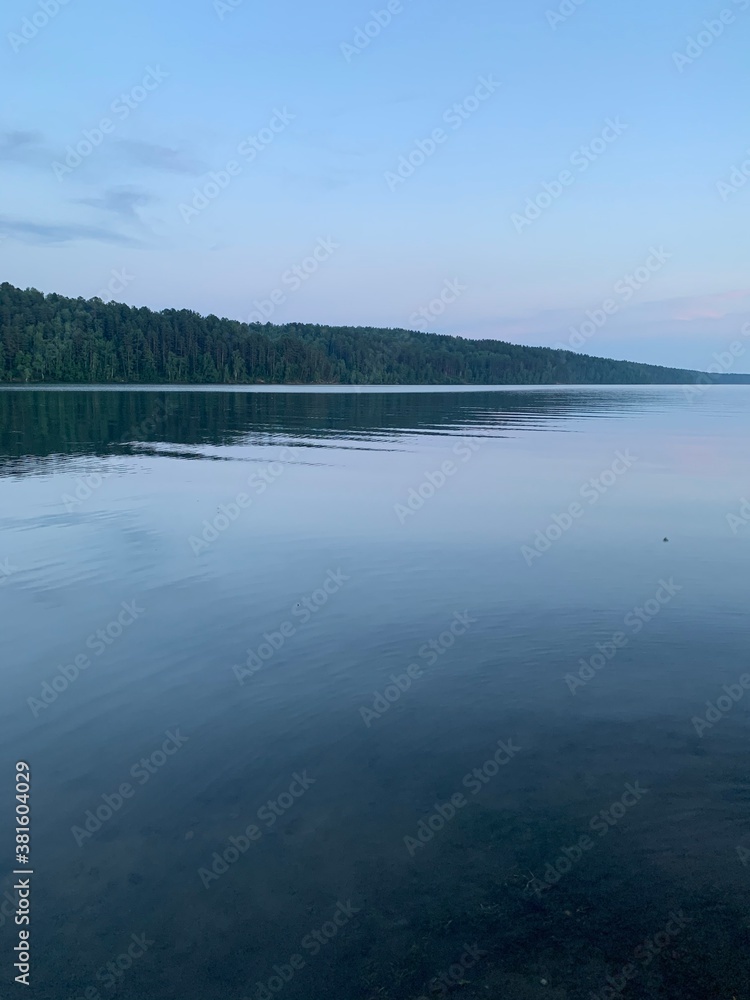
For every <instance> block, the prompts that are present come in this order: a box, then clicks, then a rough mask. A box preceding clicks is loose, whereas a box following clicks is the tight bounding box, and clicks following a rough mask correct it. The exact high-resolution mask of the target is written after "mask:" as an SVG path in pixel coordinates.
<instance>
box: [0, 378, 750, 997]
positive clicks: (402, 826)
mask: <svg viewBox="0 0 750 1000" xmlns="http://www.w3.org/2000/svg"><path fill="white" fill-rule="evenodd" d="M749 453H750V389H747V388H744V387H716V388H712V389H709V390H696V391H695V392H693V393H692V394H691V393H689V392H686V390H685V389H683V388H680V387H674V388H672V387H669V388H661V387H643V388H641V387H637V388H633V387H620V388H585V387H582V388H567V387H549V388H544V389H525V390H503V391H487V390H466V391H445V390H442V391H441V390H434V389H430V390H424V389H421V390H397V391H392V392H382V391H379V390H362V391H359V392H351V391H335V390H326V391H322V390H315V391H309V390H290V391H283V390H272V391H248V392H237V391H234V390H218V391H195V390H194V391H169V390H150V391H132V390H113V391H106V390H85V391H82V390H70V389H68V390H59V391H55V390H47V389H45V390H38V391H36V390H16V389H13V390H3V391H0V501H1V504H0V611H1V613H2V629H3V632H2V634H3V639H4V642H3V654H4V655H3V657H2V668H1V669H2V674H3V684H2V699H1V701H0V751H1V753H0V759H1V761H2V765H3V766H2V774H1V775H0V807H2V819H1V820H0V843H1V844H2V846H1V847H0V858H2V865H3V872H4V874H5V877H4V880H3V881H2V884H0V893H7V895H6V896H2V901H3V905H2V907H0V946H1V951H2V962H1V963H0V966H1V967H0V975H1V976H2V979H0V982H7V983H8V986H7V989H6V990H5V992H6V993H7V995H8V996H10V995H11V994H12V993H13V995H15V993H14V992H13V991H16V992H18V995H19V996H20V995H21V990H22V989H23V988H22V987H21V986H18V985H16V984H15V983H13V982H12V979H13V975H14V971H13V969H12V962H13V958H12V954H13V952H12V948H13V945H14V944H15V943H16V941H17V928H16V927H15V926H14V925H13V917H12V912H13V909H14V908H15V904H13V905H11V902H12V901H13V899H14V893H13V891H12V888H11V887H12V885H13V882H14V877H13V875H12V874H10V869H12V868H13V867H14V864H15V863H14V861H13V847H12V842H13V835H14V834H13V829H14V825H15V824H14V822H13V819H12V807H13V793H12V784H13V779H14V774H15V762H16V761H17V760H26V761H28V762H29V764H30V767H31V773H32V797H31V818H32V822H31V827H32V843H31V853H32V861H33V870H34V875H33V878H32V923H31V932H32V934H31V940H32V987H31V988H30V990H29V995H30V996H34V997H37V998H41V1000H58V998H60V1000H62V998H76V997H86V998H87V1000H97V998H98V997H104V998H106V997H110V996H112V997H119V998H123V1000H143V998H152V1000H162V998H164V1000H167V998H190V1000H192V998H196V1000H197V998H201V1000H214V998H216V1000H218V998H221V1000H235V998H236V1000H240V998H243V997H247V998H252V1000H267V998H268V997H270V996H281V997H283V998H285V1000H302V998H318V997H321V998H323V997H326V998H336V1000H339V998H340V1000H415V998H418V997H429V998H432V997H435V996H441V995H443V996H446V995H447V996H451V997H454V996H455V997H458V998H470V1000H471V998H478V997H492V998H507V1000H536V998H549V1000H579V998H580V1000H583V998H586V1000H590V998H591V997H592V995H593V996H595V997H606V996H620V995H621V996H623V997H625V998H626V1000H627V998H629V997H632V998H634V1000H635V998H695V1000H714V998H715V1000H733V998H736V1000H748V998H750V975H749V973H750V952H749V951H748V947H749V945H750V935H749V933H748V926H749V925H748V920H749V919H750V903H749V900H750V895H749V893H750V867H746V866H745V865H743V858H750V853H748V854H744V853H743V851H745V849H750V781H749V780H748V735H749V734H750V726H749V725H748V707H750V693H747V692H746V691H745V689H744V688H743V687H742V684H741V681H740V678H741V677H743V676H744V675H745V674H746V672H748V673H750V656H749V655H748V649H749V648H750V647H749V643H748V640H749V639H750V623H749V620H748V614H747V607H748V595H749V591H750V574H749V573H748V552H749V551H750V550H749V548H748V540H749V539H750V518H748V525H747V526H746V525H745V523H744V517H743V515H741V514H740V510H741V509H742V507H743V497H745V496H750V478H749V475H748V470H749V469H750V465H749V463H748V458H749V457H750V455H749ZM744 509H745V510H746V512H747V513H748V514H749V515H750V506H746V507H745V508H744ZM728 515H734V517H733V518H732V517H729V518H728ZM665 538H666V539H668V541H664V539H665ZM748 681H749V682H750V679H748ZM724 686H727V687H728V689H729V691H730V694H726V693H725V691H724ZM732 692H734V697H735V699H736V700H732V694H731V693H732ZM717 700H719V706H720V707H716V704H717ZM707 702H710V703H712V706H714V707H710V708H709V707H708V706H707ZM707 712H708V717H707ZM709 722H710V725H709V724H708V723H709ZM499 741H500V742H499ZM501 744H502V745H501ZM133 935H135V938H136V939H140V941H141V944H140V945H136V944H135V943H134V938H133ZM129 947H130V948H131V954H130V956H127V950H128V948H129ZM462 959H463V965H462V964H461V961H462ZM108 963H114V964H109V966H108ZM623 969H626V970H627V974H626V973H625V972H623ZM112 970H114V971H112ZM441 977H442V978H441ZM608 977H610V978H609V979H608ZM615 990H617V992H615Z"/></svg>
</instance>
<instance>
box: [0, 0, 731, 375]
mask: <svg viewBox="0 0 750 1000" xmlns="http://www.w3.org/2000/svg"><path fill="white" fill-rule="evenodd" d="M749 38H750V0H726V4H724V5H722V0H661V2H660V3H658V4H656V3H654V2H653V0H630V2H628V3H627V4H619V3H613V2H612V0H608V2H605V0H579V2H578V3H576V2H575V0H560V2H551V0H550V2H547V0H503V2H502V3H498V2H497V0H495V2H490V0H466V2H465V3H462V4H458V3H455V2H452V3H449V2H448V0H430V2H429V3H428V2H427V0H378V2H376V3H374V4H373V3H372V0H363V2H359V0H349V2H346V3H345V2H343V0H327V2H326V3H325V4H308V3H304V4H303V3H300V2H299V0H298V2H296V3H292V2H289V0H274V2H273V3H263V2H261V0H181V2H179V3H178V2H177V0H158V3H154V0H107V2H106V3H101V2H99V0H66V2H65V3H61V2H60V0H8V2H7V3H5V4H3V7H2V11H1V12H0V45H3V46H4V49H5V51H4V54H3V58H2V59H1V60H0V87H1V92H2V94H3V95H4V96H3V105H2V119H1V120H0V174H1V177H2V190H3V194H4V197H3V199H2V206H0V264H1V267H0V274H1V275H2V280H5V281H9V282H11V283H12V284H14V285H18V286H20V287H23V288H26V287H34V288H38V289H40V290H42V291H44V292H59V293H61V294H64V295H71V296H83V297H84V298H90V297H92V296H94V295H99V296H100V297H102V298H104V299H107V300H109V299H114V300H115V301H122V302H127V303H128V304H131V305H139V306H140V305H146V306H149V307H151V308H153V309H164V308H188V309H194V310H196V311H198V312H200V313H204V314H207V313H214V314H216V315H218V316H228V317H232V318H235V319H240V320H252V321H257V320H260V319H263V320H266V319H267V320H269V321H271V322H273V323H286V322H312V323H325V324H333V325H354V326H378V327H406V328H408V329H422V330H428V331H431V332H437V333H448V334H456V335H461V336H466V337H472V338H481V337H491V338H496V339H501V340H510V341H512V342H514V343H519V344H534V345H542V346H548V347H562V346H565V347H569V348H571V349H576V350H580V351H582V352H584V353H588V354H595V355H600V356H605V357H616V358H627V359H631V360H635V361H645V362H651V363H657V364H668V365H674V366H678V367H687V368H698V369H702V370H705V369H707V368H708V367H709V366H711V365H716V364H717V363H718V364H719V365H722V364H723V365H724V367H723V369H722V370H726V371H737V372H748V371H750V350H746V349H745V346H744V345H745V344H748V345H750V340H744V339H743V338H744V337H747V334H743V333H742V329H743V326H744V325H745V324H747V323H748V322H749V321H750V271H748V262H749V257H750V241H749V240H748V228H749V227H748V206H749V205H750V183H747V182H748V178H750V122H749V120H748V116H747V81H748V70H747V51H748V39H749ZM747 330H748V332H749V333H750V327H748V328H747ZM737 342H742V343H743V348H742V351H741V352H740V351H738V350H735V352H734V353H732V352H731V351H730V347H731V345H732V344H735V345H736V344H737ZM716 355H718V357H719V359H721V358H723V359H724V361H723V362H722V361H720V360H719V361H717V358H716V357H715V356H716Z"/></svg>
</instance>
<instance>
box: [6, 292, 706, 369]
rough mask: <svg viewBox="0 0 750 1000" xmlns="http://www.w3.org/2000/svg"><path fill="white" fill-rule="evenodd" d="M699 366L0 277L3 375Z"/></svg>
mask: <svg viewBox="0 0 750 1000" xmlns="http://www.w3.org/2000/svg"><path fill="white" fill-rule="evenodd" d="M696 377H697V373H696V372H688V371H682V370H679V369H673V368H660V367H657V366H654V365H642V364H635V363H632V362H629V361H610V360H607V359H604V358H594V357H589V356H588V355H581V354H576V353H574V352H572V351H560V350H552V349H550V348H543V347H520V346H518V345H516V344H508V343H505V342H503V341H499V340H467V339H465V338H463V337H448V336H439V335H437V334H430V333H421V332H414V331H409V330H381V329H372V328H369V327H333V326H315V325H312V324H302V323H287V324H285V325H283V326H275V325H272V324H270V323H266V324H257V323H256V324H247V323H240V322H237V321H236V320H230V319H219V318H218V317H217V316H213V315H211V316H200V315H199V314H198V313H195V312H191V311H190V310H186V309H183V310H176V309H163V310H162V311H161V312H154V311H153V310H151V309H146V308H133V307H130V306H126V305H121V304H118V303H114V302H112V303H104V302H103V301H102V300H101V299H98V298H94V299H83V298H77V299H71V298H66V297H64V296H62V295H55V294H51V295H44V294H43V293H42V292H39V291H37V290H36V289H34V288H28V289H25V290H22V289H20V288H15V287H14V286H13V285H10V284H8V283H3V284H2V285H0V382H13V383H29V384H38V383H47V384H55V383H78V384H91V383H97V384H102V383H146V384H160V383H161V384H174V385H178V384H222V383H223V384H235V385H241V384H253V383H256V384H257V383H274V384H278V383H309V384H342V385H408V384H423V385H462V384H474V385H543V384H550V383H556V384H574V383H578V384H586V383H588V384H599V385H603V384H607V383H619V384H637V383H662V384H667V383H685V382H692V381H694V380H695V378H696Z"/></svg>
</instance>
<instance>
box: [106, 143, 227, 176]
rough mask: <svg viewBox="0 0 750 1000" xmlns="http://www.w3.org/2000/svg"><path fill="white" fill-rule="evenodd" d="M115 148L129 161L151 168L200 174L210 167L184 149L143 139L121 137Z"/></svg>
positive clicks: (178, 172) (175, 172) (177, 172)
mask: <svg viewBox="0 0 750 1000" xmlns="http://www.w3.org/2000/svg"><path fill="white" fill-rule="evenodd" d="M115 149H117V150H118V151H119V152H120V154H121V155H122V156H123V157H124V158H125V159H127V160H128V161H129V162H131V163H134V164H136V165H137V166H140V167H148V168H149V169H151V170H166V171H168V172H169V173H172V174H191V175H193V176H199V175H200V174H203V173H205V172H206V171H207V170H208V169H209V167H208V165H207V164H205V163H203V162H202V161H201V160H196V159H194V158H193V157H191V156H190V155H189V154H188V153H186V152H185V151H184V150H181V149H174V148H173V147H172V146H160V145H158V144H156V143H153V142H144V141H143V140H141V139H120V140H119V141H118V142H117V143H115Z"/></svg>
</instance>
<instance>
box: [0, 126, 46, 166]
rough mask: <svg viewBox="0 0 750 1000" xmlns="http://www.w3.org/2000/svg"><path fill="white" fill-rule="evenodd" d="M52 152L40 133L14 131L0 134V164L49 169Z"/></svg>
mask: <svg viewBox="0 0 750 1000" xmlns="http://www.w3.org/2000/svg"><path fill="white" fill-rule="evenodd" d="M51 159H52V151H51V150H50V149H49V148H48V147H47V146H45V144H44V136H43V135H42V133H41V132H33V131H30V130H22V129H15V130H10V131H6V132H2V133H0V163H20V164H22V165H23V166H33V167H46V168H49V165H50V161H51Z"/></svg>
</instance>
